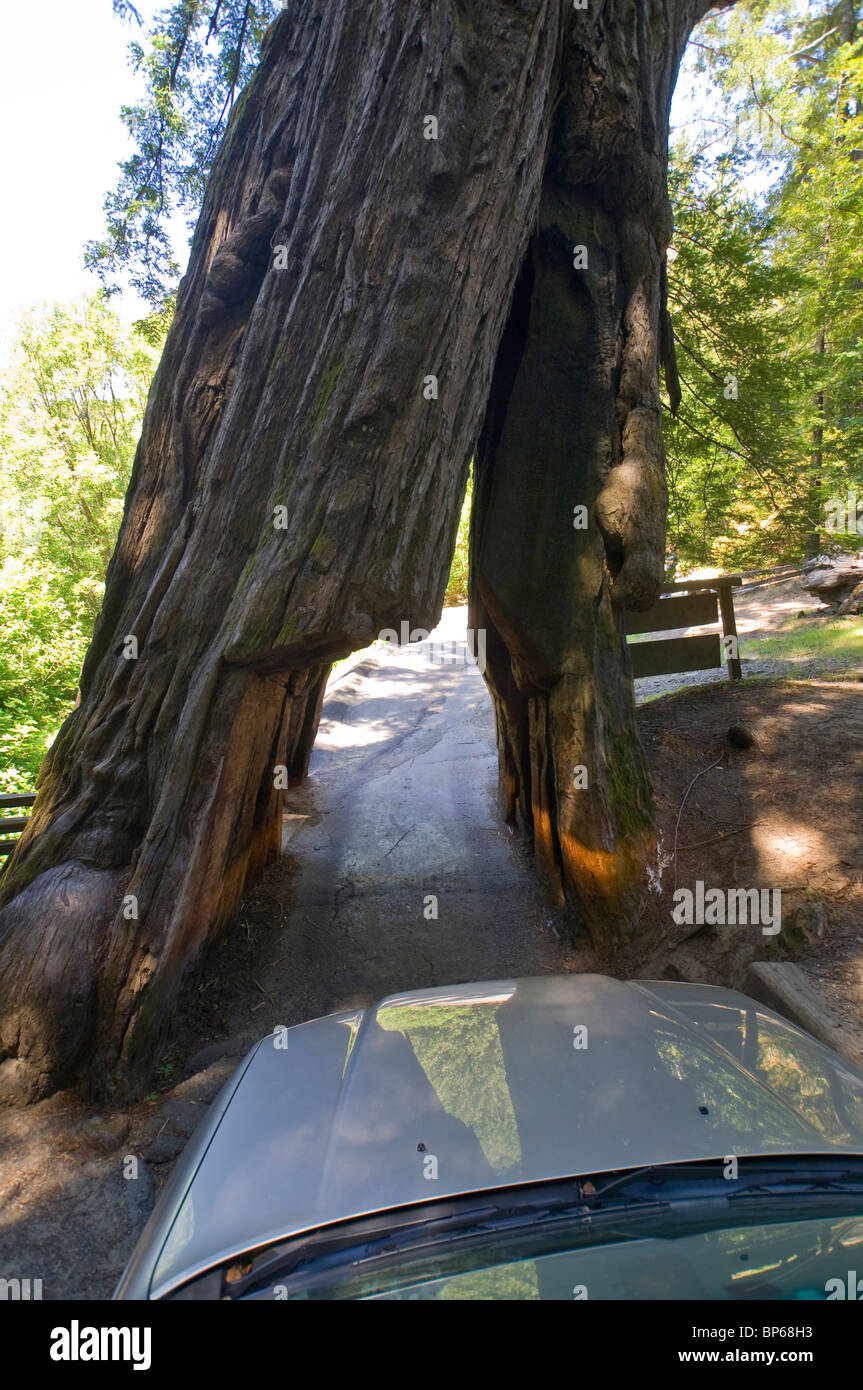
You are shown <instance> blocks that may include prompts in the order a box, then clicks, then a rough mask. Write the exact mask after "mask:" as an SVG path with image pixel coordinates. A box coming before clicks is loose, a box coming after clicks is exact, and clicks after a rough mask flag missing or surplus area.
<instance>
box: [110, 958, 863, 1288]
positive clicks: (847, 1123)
mask: <svg viewBox="0 0 863 1390" xmlns="http://www.w3.org/2000/svg"><path fill="white" fill-rule="evenodd" d="M803 1153H806V1154H819V1153H822V1154H823V1153H853V1154H863V1072H861V1071H860V1070H859V1069H858V1068H856V1067H854V1066H853V1065H852V1064H851V1063H850V1062H846V1061H844V1059H842V1058H841V1057H839V1056H838V1055H837V1054H836V1053H833V1052H831V1051H830V1049H828V1048H826V1047H824V1046H823V1045H822V1044H820V1043H818V1042H817V1041H816V1040H815V1039H814V1038H812V1037H810V1036H809V1035H808V1034H806V1033H804V1032H802V1031H801V1030H800V1029H798V1028H796V1027H795V1026H794V1025H793V1024H791V1023H788V1022H787V1021H786V1020H784V1019H782V1018H780V1017H779V1016H778V1015H777V1014H775V1013H773V1012H772V1011H771V1010H769V1009H767V1008H765V1007H764V1006H763V1005H761V1004H758V1003H756V1002H755V1001H754V1000H752V999H749V998H747V997H746V996H745V995H742V994H738V993H737V992H735V991H732V990H725V989H718V988H715V987H712V986H703V985H688V984H682V983H677V982H666V981H662V982H647V981H629V982H625V981H620V980H615V979H611V978H608V977H606V976H601V975H555V976H545V977H542V978H539V979H514V980H495V981H485V982H480V983H476V984H465V985H457V986H453V987H449V988H439V989H430V990H422V991H411V992H408V993H404V994H398V995H391V996H389V997H388V998H387V999H384V1000H383V1001H382V1002H381V1003H379V1004H377V1005H376V1006H374V1007H372V1008H369V1009H357V1010H353V1011H348V1012H343V1013H339V1014H333V1015H330V1016H329V1017H327V1018H323V1019H318V1020H315V1021H314V1022H312V1023H307V1024H303V1025H300V1026H299V1027H295V1028H291V1029H288V1030H285V1031H277V1032H276V1033H274V1034H272V1035H270V1036H269V1037H268V1038H265V1039H263V1040H262V1041H261V1042H260V1043H259V1044H258V1045H257V1046H256V1047H255V1048H254V1049H253V1051H252V1052H251V1053H250V1054H249V1056H248V1057H247V1058H246V1059H245V1061H244V1063H243V1065H242V1066H241V1068H240V1069H239V1070H238V1073H237V1076H236V1077H235V1078H234V1080H233V1081H232V1083H231V1084H230V1085H229V1087H228V1088H227V1089H226V1092H225V1093H223V1096H222V1097H220V1098H219V1101H218V1102H217V1103H216V1104H214V1106H213V1108H212V1114H211V1116H210V1117H208V1120H207V1122H206V1124H205V1127H204V1129H203V1131H202V1132H201V1133H200V1134H199V1135H198V1136H196V1137H195V1139H194V1140H193V1141H192V1144H191V1145H190V1146H189V1148H188V1149H187V1151H186V1153H184V1155H183V1156H182V1158H181V1160H180V1162H179V1164H178V1166H177V1169H175V1173H174V1174H173V1176H172V1179H171V1183H170V1190H169V1191H167V1192H166V1194H165V1198H164V1200H163V1202H162V1203H160V1208H159V1211H158V1213H154V1217H155V1218H156V1220H155V1221H154V1222H151V1227H148V1232H147V1233H145V1234H146V1239H144V1241H143V1242H142V1247H141V1250H140V1252H139V1256H138V1262H137V1265H136V1267H135V1269H134V1270H133V1271H132V1274H130V1276H129V1278H128V1279H127V1288H130V1287H133V1286H134V1287H138V1288H140V1281H141V1279H142V1278H143V1277H144V1271H145V1269H147V1267H149V1269H148V1273H147V1285H148V1286H149V1288H150V1296H159V1295H161V1294H163V1293H165V1292H167V1291H169V1290H170V1289H171V1288H173V1287H176V1285H177V1284H179V1283H181V1282H183V1281H184V1280H186V1279H188V1278H190V1277H191V1276H192V1275H194V1274H196V1273H200V1272H203V1271H204V1270H205V1269H207V1268H208V1267H210V1266H211V1265H213V1264H215V1263H219V1262H221V1261H223V1260H225V1259H229V1258H231V1257H232V1256H233V1255H236V1254H238V1253H241V1252H242V1251H244V1250H247V1249H249V1248H252V1247H254V1246H257V1245H263V1244H266V1243H268V1242H271V1241H274V1240H278V1239H280V1238H285V1237H288V1236H291V1235H295V1234H298V1233H300V1232H302V1231H304V1230H308V1229H314V1228H317V1227H319V1226H323V1225H327V1224H331V1223H334V1222H338V1221H343V1220H346V1219H349V1218H352V1217H357V1216H362V1215H368V1214H370V1213H373V1212H376V1211H381V1210H387V1209H392V1208H398V1207H403V1206H408V1205H411V1204H414V1203H419V1202H428V1201H429V1200H431V1199H433V1198H435V1197H441V1198H443V1197H451V1196H454V1195H457V1194H464V1193H469V1192H475V1191H476V1192H479V1191H483V1190H488V1189H494V1188H500V1187H505V1186H510V1185H512V1184H515V1183H519V1184H520V1183H535V1182H539V1181H546V1180H550V1179H556V1178H564V1177H576V1176H583V1175H587V1174H594V1173H599V1172H608V1171H611V1170H617V1169H626V1168H631V1167H639V1166H642V1165H648V1164H664V1163H672V1162H691V1161H698V1160H703V1159H710V1158H720V1157H722V1158H724V1157H728V1156H731V1155H734V1156H737V1157H744V1156H755V1155H779V1154H803ZM151 1228H152V1229H151ZM151 1274H152V1280H151V1279H150V1275H151ZM136 1281H137V1283H136ZM124 1296H129V1295H128V1294H126V1295H124ZM131 1296H137V1297H142V1296H143V1297H146V1296H147V1294H146V1293H141V1292H140V1291H139V1292H138V1293H137V1294H133V1295H131Z"/></svg>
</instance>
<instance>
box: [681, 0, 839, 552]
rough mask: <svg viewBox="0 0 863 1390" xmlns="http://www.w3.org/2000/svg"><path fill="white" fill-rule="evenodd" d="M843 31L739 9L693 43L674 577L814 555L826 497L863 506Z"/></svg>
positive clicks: (818, 7)
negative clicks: (861, 499) (700, 84)
mask: <svg viewBox="0 0 863 1390" xmlns="http://www.w3.org/2000/svg"><path fill="white" fill-rule="evenodd" d="M858 29H859V25H858V22H857V20H856V15H855V13H854V11H853V9H851V8H849V7H848V6H847V5H846V4H844V3H840V4H836V3H823V0H822V3H815V4H813V5H811V6H810V7H809V9H808V10H807V11H805V12H803V11H801V10H800V9H799V7H797V6H794V5H786V4H784V3H778V4H777V3H775V0H772V2H770V3H768V0H742V3H740V4H738V5H737V6H736V7H735V8H734V10H732V11H730V12H729V13H727V14H724V15H721V16H720V17H718V18H716V19H713V20H710V21H708V22H707V23H706V24H705V25H703V26H702V27H701V28H700V29H699V30H698V32H697V34H696V36H695V40H694V42H695V46H696V49H697V51H698V54H699V59H698V67H699V70H700V73H701V76H702V78H703V79H705V80H706V82H707V84H711V83H712V84H713V86H714V88H715V89H717V90H718V92H719V93H720V95H721V98H722V103H723V104H722V111H723V114H724V118H725V123H724V129H723V130H722V132H721V134H720V136H719V137H718V141H717V138H716V137H715V133H713V132H708V131H707V130H706V128H704V129H703V130H702V132H701V137H700V143H699V145H698V147H696V148H693V147H692V146H690V145H688V144H686V143H684V142H678V143H677V145H676V146H675V148H674V149H673V152H672V168H671V175H670V188H671V193H672V202H673V205H674V210H675V221H676V230H675V236H674V242H673V251H674V252H675V253H676V255H675V257H674V259H673V261H672V262H671V264H670V267H669V304H670V308H671V312H672V319H673V323H674V328H675V337H676V340H677V354H678V362H679V367H680V373H681V378H682V403H681V408H680V412H679V417H678V419H677V420H672V419H671V417H670V415H668V417H667V419H666V445H667V450H668V456H669V492H670V516H669V535H670V543H671V545H672V546H673V547H674V548H675V549H676V550H677V551H678V555H679V557H680V559H681V560H683V561H684V562H685V563H688V564H689V565H690V566H691V565H693V564H704V563H710V564H716V565H722V566H728V567H737V566H741V565H748V564H753V565H755V564H760V563H765V562H766V563H771V562H773V561H782V560H790V559H795V558H799V557H800V556H801V554H802V553H803V550H804V546H805V545H807V544H808V545H810V548H813V547H812V541H813V540H814V541H815V542H816V546H817V545H818V544H819V543H820V546H821V547H822V548H823V545H824V543H825V541H828V540H829V539H830V537H829V536H828V535H826V533H825V512H824V504H825V502H826V500H827V499H828V498H830V497H836V496H845V494H846V493H847V491H848V490H849V489H850V488H853V487H856V488H857V489H858V491H860V492H863V390H861V385H860V383H861V376H863V371H861V369H863V294H861V290H863V279H861V275H860V268H859V256H860V252H859V248H860V244H861V232H863V155H861V153H860V151H861V147H863V42H861V36H860V34H859V33H858ZM717 143H718V144H719V146H720V152H719V153H718V154H717V153H716V151H715V146H716V144H717ZM729 376H733V377H735V378H736V379H737V394H736V398H735V397H734V394H733V392H732V391H731V390H728V389H727V388H728V386H729V385H730V383H729V382H728V378H729ZM818 532H820V533H821V534H820V542H819V537H818V535H817V534H816V533H818ZM842 539H843V541H844V543H845V544H846V545H853V544H855V543H856V538H849V539H848V540H845V538H844V537H843V538H842Z"/></svg>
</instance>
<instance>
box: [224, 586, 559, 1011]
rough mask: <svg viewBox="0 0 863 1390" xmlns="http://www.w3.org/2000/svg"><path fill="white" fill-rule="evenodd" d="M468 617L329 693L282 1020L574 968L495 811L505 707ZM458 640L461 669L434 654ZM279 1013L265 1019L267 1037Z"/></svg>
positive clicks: (291, 915)
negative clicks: (468, 632)
mask: <svg viewBox="0 0 863 1390" xmlns="http://www.w3.org/2000/svg"><path fill="white" fill-rule="evenodd" d="M465 627H466V610H465V609H463V608H462V609H448V610H446V611H445V613H444V618H443V621H442V623H441V625H440V627H439V628H437V629H435V631H434V632H433V633H432V634H431V636H430V640H429V642H427V643H426V642H423V643H416V644H410V645H407V646H403V647H395V648H393V649H389V648H386V647H382V648H380V649H375V650H373V652H372V653H371V654H369V655H366V656H364V657H363V658H362V659H361V660H360V662H359V664H357V665H356V666H355V667H353V669H351V670H349V671H347V673H346V674H344V675H342V676H341V677H340V678H337V679H336V680H335V681H333V682H332V683H331V685H330V687H329V689H328V693H327V698H326V700H325V703H324V708H323V713H322V718H321V723H320V730H319V734H318V739H317V742H316V745H315V749H314V752H313V754H312V760H311V766H310V769H309V777H308V779H307V781H306V783H305V784H304V785H303V786H302V787H300V788H297V789H295V790H292V791H291V792H289V793H288V794H287V802H286V814H285V820H284V832H283V850H284V855H285V857H286V860H287V861H288V863H289V864H290V866H291V868H292V869H293V871H294V872H293V875H292V877H291V878H290V881H289V884H288V886H287V887H286V888H285V889H284V891H283V893H282V900H283V903H284V909H285V910H284V921H285V927H284V939H283V940H282V941H281V942H280V943H278V946H277V948H274V950H273V952H272V956H273V958H274V959H275V960H277V961H278V964H276V965H274V966H272V967H269V968H268V971H267V973H266V976H265V977H264V975H262V976H261V977H259V978H260V982H261V985H262V987H263V989H264V990H265V991H266V994H267V995H268V996H269V997H270V998H271V999H272V1000H273V1001H274V1002H275V1003H276V1004H277V1005H278V1008H279V1011H280V1012H279V1017H278V1018H274V1019H273V1020H272V1024H275V1023H278V1022H281V1023H285V1024H287V1025H290V1024H293V1023H295V1022H300V1021H302V1020H303V1019H309V1018H314V1017H317V1016H319V1015H321V1014H323V1013H328V1012H330V1011H332V1010H336V1009H340V1008H345V1007H348V1006H351V1005H353V1004H357V1003H370V1002H372V1001H373V1000H374V999H376V998H377V997H379V996H381V995H384V994H387V993H390V992H393V991H396V990H402V989H419V988H423V987H426V986H429V985H446V984H452V983H461V982H464V981H469V980H483V979H496V978H500V977H507V976H515V975H537V974H542V973H545V972H546V971H549V970H560V969H563V968H565V967H564V956H563V948H562V946H561V943H560V940H559V939H558V937H557V936H556V935H555V932H554V931H553V930H552V925H551V924H552V920H553V913H552V910H551V909H550V908H549V906H548V905H547V903H546V901H545V898H544V895H543V893H542V890H541V888H540V886H539V884H538V882H537V881H536V879H535V877H534V874H533V872H532V870H531V868H530V866H529V861H528V860H527V859H526V858H525V856H524V854H523V852H520V851H519V848H518V845H517V842H516V840H515V839H514V837H513V834H512V832H511V831H509V830H507V829H506V827H505V826H504V825H503V824H502V823H501V821H500V820H499V818H498V816H497V813H496V810H495V795H496V781H497V752H496V747H495V735H494V717H493V713H492V708H491V701H490V698H489V695H488V692H487V690H486V686H485V683H484V681H483V679H482V676H481V675H480V673H479V671H478V670H477V668H476V666H475V665H474V664H473V663H472V662H471V661H470V660H469V659H468V656H467V647H466V643H465V640H464V639H465ZM444 642H445V643H446V648H447V650H446V656H447V664H445V665H440V664H432V663H431V662H430V659H429V658H430V655H432V656H439V654H440V652H439V647H440V644H441V643H444ZM453 644H454V649H453ZM429 647H434V649H435V650H434V651H433V652H432V653H430V652H429ZM268 891H271V889H270V890H268ZM435 911H436V913H437V915H436V916H435V915H434V914H435ZM279 958H281V959H279ZM265 1015H266V1021H265ZM268 1018H269V1016H268V1012H267V1010H266V1009H262V1010H261V1011H260V1012H258V1013H256V1014H255V1019H256V1020H258V1024H257V1033H260V1032H261V1031H267V1029H268V1027H269V1026H272V1025H271V1024H270V1023H269V1021H268ZM235 1024H236V1029H235V1031H236V1032H238V1033H246V1032H248V1031H249V1020H248V1018H246V1019H245V1020H243V1019H241V1018H238V1019H237V1020H235ZM262 1024H263V1026H261V1025H262ZM251 1031H252V1032H253V1033H254V1032H255V1029H254V1028H253V1029H252V1030H251Z"/></svg>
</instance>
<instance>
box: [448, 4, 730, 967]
mask: <svg viewBox="0 0 863 1390" xmlns="http://www.w3.org/2000/svg"><path fill="white" fill-rule="evenodd" d="M703 9H706V6H705V7H703ZM701 13H702V9H698V8H696V7H695V6H691V5H690V6H687V5H685V4H684V5H681V6H674V5H651V4H639V5H636V4H631V3H629V0H608V3H605V4H602V5H596V4H593V3H591V4H590V5H589V7H588V9H587V10H586V11H583V12H578V13H577V14H576V15H575V17H574V19H573V22H572V23H571V25H570V27H569V29H568V31H567V36H566V44H565V52H564V63H563V71H562V79H561V105H560V108H559V111H558V114H557V119H556V122H555V129H554V136H553V142H552V146H551V151H550V158H549V165H548V169H547V172H546V177H545V181H544V188H543V195H542V201H541V207H540V212H539V221H538V227H537V230H536V234H535V236H534V237H533V239H532V241H531V245H530V248H529V251H528V255H527V257H526V259H525V263H524V266H523V269H522V273H521V277H520V280H519V284H518V286H517V289H516V293H515V296H514V300H513V306H512V311H511V314H510V318H509V321H508V324H507V328H506V331H505V334H504V338H503V342H502V344H501V349H500V352H499V355H498V361H497V364H496V368H495V375H494V381H493V384H492V392H491V399H490V402H489V409H488V414H487V417H486V421H485V425H484V429H483V432H482V437H481V440H480V444H479V448H478V450H477V459H476V482H475V489H474V514H473V517H472V529H471V576H470V606H471V614H470V621H471V625H472V626H473V627H480V628H482V627H484V628H486V629H487V634H488V635H487V638H486V641H487V647H488V653H489V655H488V663H487V680H488V684H489V686H490V689H491V693H492V696H493V699H494V705H495V713H496V721H497V732H498V748H499V757H500V792H501V803H502V809H503V811H504V814H505V815H506V817H507V819H508V820H509V821H510V822H511V823H517V824H520V825H521V826H522V827H523V828H524V829H525V830H526V831H527V832H528V833H530V834H531V835H532V837H533V843H534V849H535V854H536V859H537V862H538V864H539V866H540V867H541V869H542V871H543V872H544V874H545V876H546V878H547V879H548V881H549V883H550V885H551V888H552V891H553V893H554V895H555V896H556V898H557V899H558V900H559V901H561V902H562V901H564V900H565V899H566V898H569V899H572V900H574V902H575V903H576V904H577V906H578V909H579V911H580V916H581V918H582V920H583V922H584V924H585V925H586V926H587V928H588V929H589V931H590V932H591V935H592V936H593V938H594V940H595V941H596V942H597V944H599V945H601V946H604V947H610V946H614V945H617V944H619V943H620V942H621V941H622V940H624V939H626V938H627V937H628V936H629V935H631V933H632V931H633V928H634V924H635V922H636V921H637V904H638V900H639V898H640V896H641V894H642V893H643V891H644V887H645V867H646V860H647V858H648V856H649V854H650V852H651V848H652V832H651V806H650V784H649V777H648V769H647V764H646V760H645V757H644V753H643V750H642V748H641V744H640V742H639V739H638V734H637V730H636V726H635V708H634V696H633V687H632V679H631V671H630V665H629V661H628V657H627V654H626V643H625V636H624V632H623V625H622V614H623V612H624V610H626V609H627V608H634V609H644V608H649V607H650V606H651V605H652V604H653V603H654V602H655V600H656V599H657V597H658V596H659V591H660V587H661V585H662V581H663V567H664V553H665V515H666V491H665V457H664V452H663V445H662V430H661V406H660V397H659V365H660V362H663V363H664V365H665V369H666V378H667V380H668V382H669V389H670V391H671V394H672V400H673V402H674V397H675V395H676V391H677V384H676V372H675V368H674V359H673V339H672V337H671V334H670V331H669V324H668V320H667V311H666V306H665V251H666V247H667V245H668V242H669V240H670V236H671V231H672V221H671V209H670V205H669V202H668V196H667V188H666V170H667V139H668V113H669V107H670V102H671V94H672V90H673V86H674V81H675V79H676V75H677V68H678V65H679V61H680V57H681V54H682V51H683V46H684V44H685V42H686V38H687V36H688V34H689V31H690V29H691V27H692V24H693V23H694V22H695V20H696V18H699V17H700V15H701ZM576 248H581V249H580V250H577V249H576ZM577 508H584V511H583V512H580V511H576V510H575V509H577Z"/></svg>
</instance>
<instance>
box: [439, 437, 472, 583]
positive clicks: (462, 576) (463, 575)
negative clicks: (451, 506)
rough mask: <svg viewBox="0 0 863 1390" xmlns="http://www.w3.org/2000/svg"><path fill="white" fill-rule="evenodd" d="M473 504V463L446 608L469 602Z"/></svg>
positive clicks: (453, 558)
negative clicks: (469, 553)
mask: <svg viewBox="0 0 863 1390" xmlns="http://www.w3.org/2000/svg"><path fill="white" fill-rule="evenodd" d="M472 504H473V464H471V466H470V473H469V474H468V480H467V488H466V490H465V494H464V502H463V503H462V508H461V516H460V517H459V523H458V533H457V535H456V541H455V551H454V552H453V557H452V565H451V567H450V572H449V579H448V580H447V586H446V593H445V594H444V601H443V602H444V608H457V607H458V606H459V605H460V604H463V603H467V566H468V541H469V537H470V509H471V506H472Z"/></svg>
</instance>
